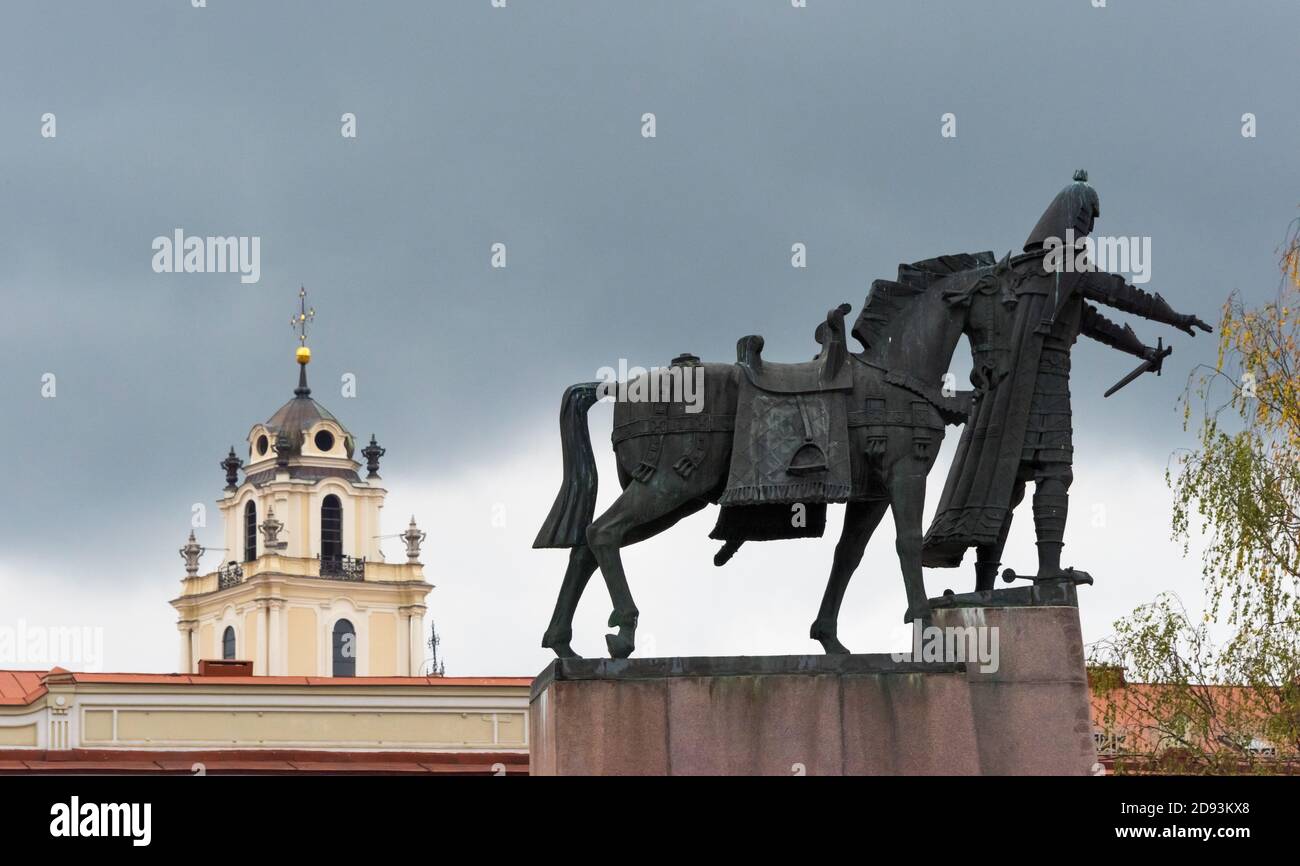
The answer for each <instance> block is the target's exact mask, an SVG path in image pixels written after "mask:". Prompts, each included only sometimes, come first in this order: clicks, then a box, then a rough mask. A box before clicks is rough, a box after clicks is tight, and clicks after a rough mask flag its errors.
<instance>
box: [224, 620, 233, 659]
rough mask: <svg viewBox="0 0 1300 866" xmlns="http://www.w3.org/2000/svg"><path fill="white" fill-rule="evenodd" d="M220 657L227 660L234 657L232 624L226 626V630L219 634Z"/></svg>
mask: <svg viewBox="0 0 1300 866" xmlns="http://www.w3.org/2000/svg"><path fill="white" fill-rule="evenodd" d="M221 657H222V658H223V659H226V660H227V661H229V660H230V659H233V658H234V657H235V629H234V626H229V625H228V626H226V630H225V631H224V632H222V634H221Z"/></svg>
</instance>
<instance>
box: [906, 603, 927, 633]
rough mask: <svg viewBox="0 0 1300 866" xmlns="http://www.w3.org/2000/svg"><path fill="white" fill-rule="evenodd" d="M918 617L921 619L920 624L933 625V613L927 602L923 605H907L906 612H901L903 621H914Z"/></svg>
mask: <svg viewBox="0 0 1300 866" xmlns="http://www.w3.org/2000/svg"><path fill="white" fill-rule="evenodd" d="M918 619H919V620H920V621H921V625H923V626H925V627H927V628H928V627H930V626H931V625H933V619H934V613H933V612H932V611H931V610H930V606H929V605H928V604H927V605H926V606H925V607H916V608H912V607H909V608H908V609H907V613H905V614H903V622H904V623H909V622H914V621H915V620H918Z"/></svg>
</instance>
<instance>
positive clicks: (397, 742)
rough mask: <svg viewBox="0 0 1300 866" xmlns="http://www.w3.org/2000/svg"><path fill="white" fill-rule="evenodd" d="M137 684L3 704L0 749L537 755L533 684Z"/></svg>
mask: <svg viewBox="0 0 1300 866" xmlns="http://www.w3.org/2000/svg"><path fill="white" fill-rule="evenodd" d="M63 676H64V677H66V678H68V679H69V680H71V678H73V677H74V676H82V677H84V676H86V675H63ZM104 676H105V677H111V675H104ZM132 676H136V677H137V678H138V679H140V680H142V682H138V683H137V682H131V681H127V682H91V683H86V682H75V681H68V682H64V683H61V684H59V683H51V685H50V686H49V692H48V693H47V694H45V695H43V696H41V697H39V698H37V699H36V700H35V701H34V702H33V703H32V704H31V705H30V706H22V707H12V706H0V747H2V748H6V749H9V748H19V749H21V748H31V749H108V750H114V749H122V750H131V749H135V750H140V749H148V750H169V749H174V750H186V749H190V750H193V749H232V750H248V749H260V750H270V749H331V750H347V751H439V750H446V751H456V752H464V751H473V750H476V749H482V750H485V751H495V752H518V753H526V752H527V750H528V729H527V713H528V688H529V687H528V680H527V679H517V680H512V681H505V680H496V681H494V682H507V683H509V684H507V685H486V686H485V685H477V684H475V683H476V682H477V681H474V680H460V679H456V678H446V679H445V680H444V681H442V682H440V681H439V680H438V678H431V679H428V680H426V679H424V678H419V680H418V681H410V682H408V683H406V684H401V685H393V684H392V682H393V681H391V680H390V681H389V683H388V684H364V683H358V684H356V685H352V684H350V683H349V684H340V683H339V681H337V680H335V681H333V682H331V683H329V684H321V685H311V686H309V685H306V684H305V681H303V682H299V683H296V684H290V683H284V682H274V683H272V682H271V681H268V680H265V679H263V678H248V679H247V680H246V681H244V682H243V683H241V682H239V681H238V678H211V680H212V684H209V682H208V681H205V679H204V678H199V677H168V676H161V675H160V676H148V675H126V678H127V679H128V680H129V679H130V678H131V677H132ZM283 679H287V678H277V680H283ZM160 681H167V682H160ZM60 701H61V703H60ZM57 731H63V732H65V733H62V734H56V732H57ZM60 737H61V739H60Z"/></svg>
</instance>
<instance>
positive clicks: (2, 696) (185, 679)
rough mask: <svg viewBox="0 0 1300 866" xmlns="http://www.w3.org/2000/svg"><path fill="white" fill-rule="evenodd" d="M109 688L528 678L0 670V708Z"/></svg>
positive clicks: (489, 682)
mask: <svg viewBox="0 0 1300 866" xmlns="http://www.w3.org/2000/svg"><path fill="white" fill-rule="evenodd" d="M47 680H48V681H52V682H56V683H105V684H110V685H114V684H116V685H195V686H202V685H207V686H228V685H239V686H314V687H320V686H326V687H328V686H345V687H346V686H354V687H355V686H443V687H445V688H494V687H497V688H499V687H512V686H513V687H518V688H527V687H528V686H529V685H531V684H532V681H533V680H532V677H264V676H256V677H203V676H198V675H196V674H132V673H74V672H72V671H65V670H64V669H63V668H54V669H53V670H51V671H49V672H45V671H4V670H0V705H5V704H8V705H19V706H21V705H25V704H30V703H31V702H32V701H34V700H36V699H37V698H39V697H40V696H41V695H43V694H45V692H46V687H45V683H46V681H47Z"/></svg>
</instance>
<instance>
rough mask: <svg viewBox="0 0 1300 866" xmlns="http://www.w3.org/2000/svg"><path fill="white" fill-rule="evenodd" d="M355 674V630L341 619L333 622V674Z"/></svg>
mask: <svg viewBox="0 0 1300 866" xmlns="http://www.w3.org/2000/svg"><path fill="white" fill-rule="evenodd" d="M356 675H357V630H356V629H355V628H353V627H352V623H351V622H349V621H348V620H346V619H341V620H339V621H338V622H336V623H334V676H336V677H355V676H356Z"/></svg>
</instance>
